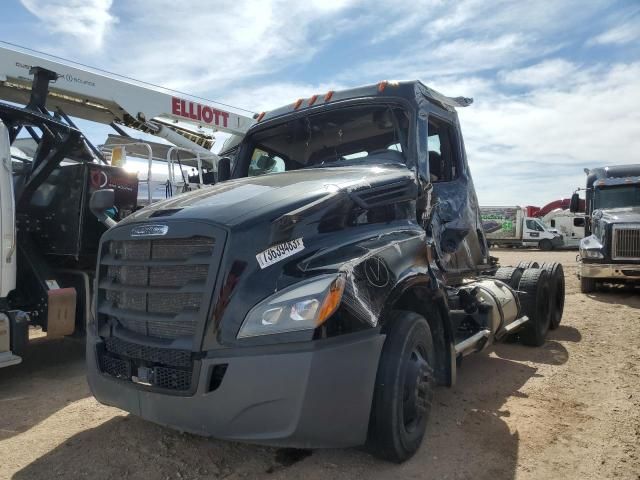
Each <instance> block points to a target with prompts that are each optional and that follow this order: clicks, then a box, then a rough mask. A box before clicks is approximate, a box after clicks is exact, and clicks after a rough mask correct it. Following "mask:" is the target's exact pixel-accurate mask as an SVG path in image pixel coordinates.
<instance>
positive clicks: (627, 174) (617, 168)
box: [586, 164, 640, 188]
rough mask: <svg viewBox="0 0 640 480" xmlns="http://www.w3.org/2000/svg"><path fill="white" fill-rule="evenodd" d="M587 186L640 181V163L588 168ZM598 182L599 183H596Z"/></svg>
mask: <svg viewBox="0 0 640 480" xmlns="http://www.w3.org/2000/svg"><path fill="white" fill-rule="evenodd" d="M586 172H587V188H592V187H593V186H594V184H595V185H596V186H598V185H623V184H624V183H640V164H633V165H612V166H608V167H599V168H592V169H591V170H587V171H586ZM596 182H597V183H596Z"/></svg>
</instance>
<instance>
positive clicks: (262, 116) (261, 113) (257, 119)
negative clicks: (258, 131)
mask: <svg viewBox="0 0 640 480" xmlns="http://www.w3.org/2000/svg"><path fill="white" fill-rule="evenodd" d="M266 113H267V112H260V114H259V115H258V116H257V117H256V122H259V121H260V120H262V119H263V118H264V115H265V114H266Z"/></svg>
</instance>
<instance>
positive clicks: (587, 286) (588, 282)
mask: <svg viewBox="0 0 640 480" xmlns="http://www.w3.org/2000/svg"><path fill="white" fill-rule="evenodd" d="M595 291H596V279H595V278H589V277H580V292H581V293H592V292H595Z"/></svg>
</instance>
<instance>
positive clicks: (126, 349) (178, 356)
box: [104, 337, 191, 367]
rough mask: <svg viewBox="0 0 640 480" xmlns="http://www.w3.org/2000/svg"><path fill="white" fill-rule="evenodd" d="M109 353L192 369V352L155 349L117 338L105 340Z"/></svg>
mask: <svg viewBox="0 0 640 480" xmlns="http://www.w3.org/2000/svg"><path fill="white" fill-rule="evenodd" d="M104 344H105V347H106V349H107V351H108V352H110V353H113V354H115V355H121V356H124V357H130V358H136V359H140V360H145V361H147V362H155V363H162V364H165V365H171V366H174V367H190V366H191V352H189V351H187V350H175V349H172V348H155V347H148V346H146V345H138V344H137V343H131V342H126V341H124V340H120V339H119V338H116V337H109V338H105V341H104Z"/></svg>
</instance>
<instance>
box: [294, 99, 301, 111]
mask: <svg viewBox="0 0 640 480" xmlns="http://www.w3.org/2000/svg"><path fill="white" fill-rule="evenodd" d="M300 105H302V99H301V98H299V99H298V100H296V103H294V104H293V109H294V110H297V109H299V108H300Z"/></svg>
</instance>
